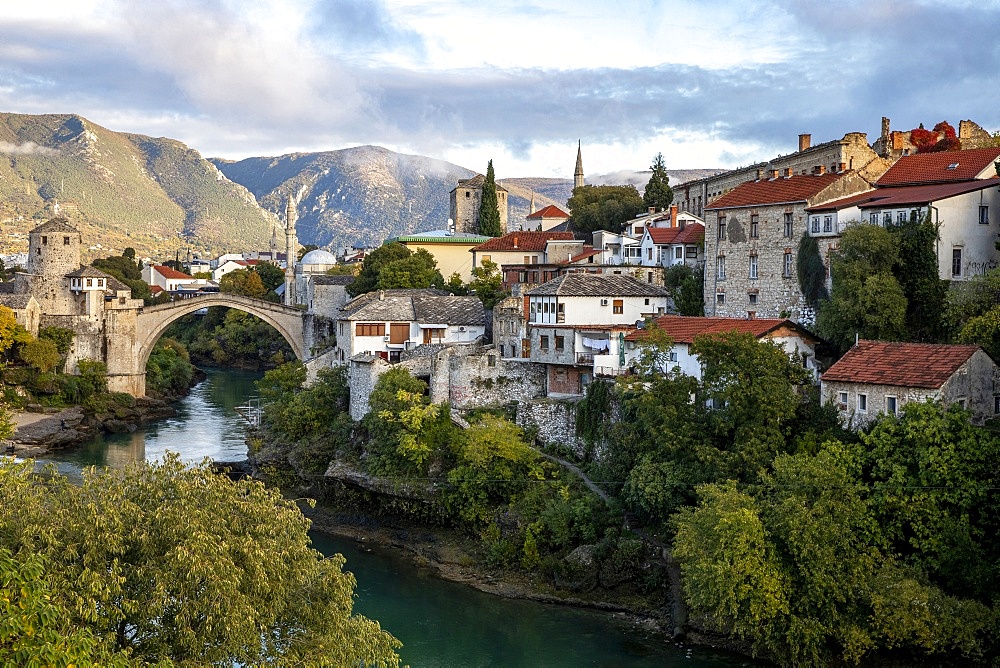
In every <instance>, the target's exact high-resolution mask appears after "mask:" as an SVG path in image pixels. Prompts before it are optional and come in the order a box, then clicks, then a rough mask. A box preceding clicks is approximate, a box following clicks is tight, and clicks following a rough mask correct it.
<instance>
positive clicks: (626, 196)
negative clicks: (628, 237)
mask: <svg viewBox="0 0 1000 668" xmlns="http://www.w3.org/2000/svg"><path fill="white" fill-rule="evenodd" d="M566 204H567V206H568V207H569V209H570V211H571V212H572V217H573V226H574V227H575V228H576V230H577V231H578V232H581V233H584V234H589V233H591V232H594V231H596V230H608V231H609V232H621V231H622V229H623V228H624V227H625V222H626V221H628V220H631V219H632V218H635V217H636V216H637V215H639V213H641V212H642V211H643V210H644V209H645V205H644V203H643V201H642V196H640V195H639V191H638V190H636V189H635V186H631V185H629V186H591V185H587V186H582V187H580V188H575V189H574V190H573V196H572V197H570V198H569V201H568V202H567V203H566Z"/></svg>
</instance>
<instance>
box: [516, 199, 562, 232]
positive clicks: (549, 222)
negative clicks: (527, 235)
mask: <svg viewBox="0 0 1000 668" xmlns="http://www.w3.org/2000/svg"><path fill="white" fill-rule="evenodd" d="M524 220H525V229H527V230H535V231H538V232H548V231H549V230H551V229H552V228H553V227H557V226H559V225H562V224H564V223H565V222H566V221H567V220H569V214H568V213H566V212H565V211H563V210H562V209H560V208H559V207H557V206H555V205H554V204H550V205H548V206H546V207H542V208H541V209H539V210H538V211H535V212H534V213H531V214H528V215H527V216H526V217H525V219H524Z"/></svg>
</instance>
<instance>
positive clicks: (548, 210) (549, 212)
mask: <svg viewBox="0 0 1000 668" xmlns="http://www.w3.org/2000/svg"><path fill="white" fill-rule="evenodd" d="M539 218H569V214H568V213H566V212H565V211H563V210H562V209H560V208H559V207H557V206H556V205H554V204H549V205H548V206H547V207H545V208H543V209H539V210H538V211H536V212H534V213H533V214H531V215H530V216H528V217H527V219H528V220H538V219H539Z"/></svg>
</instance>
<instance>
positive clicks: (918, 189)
mask: <svg viewBox="0 0 1000 668" xmlns="http://www.w3.org/2000/svg"><path fill="white" fill-rule="evenodd" d="M998 185H1000V180H998V179H997V177H995V176H994V177H992V178H989V179H974V180H972V181H962V182H959V183H932V184H928V185H919V186H898V187H895V188H879V189H878V190H871V191H869V192H866V193H863V194H861V195H854V196H853V197H845V198H844V199H838V200H834V201H832V202H825V203H823V204H819V205H817V206H811V207H807V208H806V211H809V212H810V213H812V212H819V211H835V210H837V209H844V208H847V207H849V206H857V207H858V208H861V209H884V208H888V207H900V206H909V205H911V204H927V203H928V202H936V201H938V200H942V199H948V198H949V197H955V196H956V195H964V194H965V193H970V192H975V191H976V190H985V189H986V188H996V187H997V186H998Z"/></svg>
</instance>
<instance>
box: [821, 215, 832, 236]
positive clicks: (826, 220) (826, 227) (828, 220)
mask: <svg viewBox="0 0 1000 668" xmlns="http://www.w3.org/2000/svg"><path fill="white" fill-rule="evenodd" d="M823 231H824V232H833V216H823Z"/></svg>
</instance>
